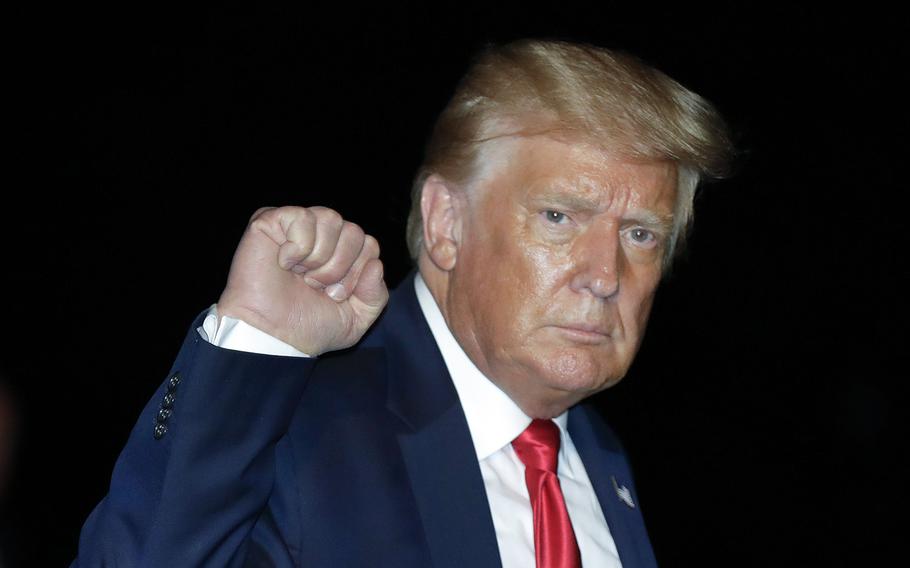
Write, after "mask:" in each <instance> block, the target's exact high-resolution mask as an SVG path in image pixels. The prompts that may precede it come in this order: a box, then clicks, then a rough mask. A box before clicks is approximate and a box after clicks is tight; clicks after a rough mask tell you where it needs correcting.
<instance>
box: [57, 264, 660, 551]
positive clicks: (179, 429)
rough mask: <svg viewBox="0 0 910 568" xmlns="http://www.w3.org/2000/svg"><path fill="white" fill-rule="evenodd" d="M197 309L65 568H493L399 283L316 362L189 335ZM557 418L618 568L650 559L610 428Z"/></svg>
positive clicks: (442, 385) (426, 337)
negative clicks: (355, 333) (356, 332)
mask: <svg viewBox="0 0 910 568" xmlns="http://www.w3.org/2000/svg"><path fill="white" fill-rule="evenodd" d="M201 317H202V316H200V318H199V319H197V320H196V321H195V322H194V323H193V325H192V327H191V328H190V331H189V333H188V335H187V337H186V340H185V341H184V343H183V347H182V349H181V350H180V353H179V355H178V356H177V360H176V362H175V363H174V367H173V369H172V371H171V375H170V376H169V377H168V379H170V378H171V377H172V376H174V375H177V376H178V379H176V380H174V381H169V380H166V381H165V383H164V384H163V385H162V386H161V387H160V389H159V390H158V392H156V394H155V396H154V397H153V399H152V401H151V402H150V403H149V404H148V405H147V406H146V408H145V410H144V411H143V413H142V416H141V417H140V419H139V422H138V424H137V425H136V427H135V428H134V429H133V431H132V433H131V435H130V438H129V441H128V443H127V445H126V447H125V448H124V450H123V452H122V454H121V455H120V457H119V459H118V461H117V464H116V466H115V469H114V474H113V478H112V481H111V487H110V492H109V493H108V495H107V496H106V497H105V498H104V500H102V501H101V503H100V504H99V505H98V506H97V507H96V509H95V510H94V511H93V512H92V514H91V516H90V517H89V518H88V520H87V521H86V523H85V526H84V527H83V530H82V534H81V537H80V542H79V557H78V558H77V559H76V561H75V562H74V566H85V567H88V566H102V565H104V566H149V567H156V568H157V567H161V566H330V567H333V568H334V567H341V566H394V567H409V566H414V567H421V568H423V567H428V566H451V567H471V568H480V567H488V566H489V567H494V566H499V565H500V559H499V551H498V548H497V544H496V534H495V531H494V528H493V521H492V518H491V515H490V510H489V505H488V503H487V498H486V492H485V489H484V485H483V480H482V478H481V473H480V468H479V465H478V462H477V458H476V454H475V452H474V447H473V444H472V441H471V437H470V433H469V431H468V426H467V422H466V421H465V417H464V413H463V411H462V409H461V405H460V403H459V401H458V396H457V394H456V392H455V388H454V386H453V384H452V381H451V379H450V378H449V375H448V372H447V370H446V367H445V364H444V362H443V359H442V356H441V355H440V353H439V350H438V348H437V346H436V343H435V341H434V340H433V337H432V335H431V333H430V329H429V327H428V325H427V323H426V321H425V319H424V318H423V315H422V313H421V311H420V307H419V305H418V303H417V298H416V295H415V293H414V286H413V277H411V278H408V279H407V280H405V282H404V283H403V284H402V285H401V286H400V287H399V289H398V290H396V291H395V292H394V293H393V294H392V297H391V299H390V302H389V305H388V307H387V309H386V311H385V312H384V314H383V315H382V316H381V317H380V319H379V320H378V322H377V323H376V324H375V325H374V326H373V328H372V329H371V330H370V332H369V333H368V334H367V335H366V336H365V337H364V339H363V340H362V341H361V342H360V343H359V344H358V345H357V347H356V348H353V349H350V350H346V351H343V352H337V353H333V354H329V355H325V356H322V357H319V358H318V359H300V358H293V357H275V356H267V355H258V354H251V353H243V352H238V351H231V350H226V349H221V348H218V347H214V346H212V345H210V344H209V343H207V342H206V341H205V340H203V339H201V338H200V337H199V335H198V333H197V332H196V328H197V327H198V326H199V325H200V324H201ZM174 383H177V386H176V387H175V386H174ZM168 394H169V397H168V399H167V400H165V396H166V395H168ZM162 406H164V407H170V408H165V410H166V412H165V413H161V408H162ZM568 423H569V426H568V427H569V432H570V433H571V436H572V440H573V441H574V443H575V445H576V447H577V449H578V452H579V454H580V455H581V458H582V461H583V462H584V464H585V468H586V469H587V472H588V476H589V477H590V478H591V481H592V483H593V484H594V489H595V492H596V494H597V497H598V499H599V500H600V503H601V506H602V508H603V511H604V514H605V516H606V519H607V522H608V524H609V526H610V531H611V532H612V535H613V539H614V540H615V542H616V546H617V548H618V550H619V554H620V558H621V560H622V563H623V566H624V567H625V568H636V567H650V566H655V565H656V564H655V561H654V557H653V554H652V551H651V547H650V543H649V541H648V537H647V533H646V531H645V526H644V522H643V520H642V517H641V514H640V511H639V509H638V508H637V507H632V506H629V505H628V504H627V503H626V502H624V501H623V500H622V499H620V497H619V495H618V492H617V487H619V488H622V487H623V486H624V487H626V488H628V489H629V490H630V491H631V495H632V498H633V499H634V500H635V501H636V502H637V497H636V496H635V489H634V486H633V484H632V476H631V473H630V470H629V467H628V463H627V461H626V458H625V455H624V453H623V451H622V449H621V447H620V445H619V443H618V441H617V439H616V437H615V436H614V435H613V434H612V432H611V431H610V430H609V429H608V428H607V426H606V425H605V424H604V423H603V422H602V421H601V419H600V418H599V417H598V416H597V415H596V413H595V411H594V410H593V409H592V408H589V407H588V406H586V405H585V404H581V405H578V406H576V407H575V408H573V409H572V410H570V412H569V421H568ZM156 428H157V429H158V430H157V432H158V434H159V435H160V437H158V438H156V436H155V432H156ZM165 429H166V431H165Z"/></svg>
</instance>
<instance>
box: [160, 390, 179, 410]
mask: <svg viewBox="0 0 910 568" xmlns="http://www.w3.org/2000/svg"><path fill="white" fill-rule="evenodd" d="M175 400H177V397H176V396H174V393H172V392H169V393H167V394H166V395H164V399H163V400H162V401H161V407H162V408H168V409H170V408H172V407H173V406H174V401H175Z"/></svg>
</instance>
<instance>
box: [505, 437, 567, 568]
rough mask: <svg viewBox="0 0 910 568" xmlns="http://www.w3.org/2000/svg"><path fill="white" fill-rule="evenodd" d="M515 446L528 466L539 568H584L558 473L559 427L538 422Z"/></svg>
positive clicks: (535, 549) (535, 547) (517, 439)
mask: <svg viewBox="0 0 910 568" xmlns="http://www.w3.org/2000/svg"><path fill="white" fill-rule="evenodd" d="M512 447H513V448H515V453H517V454H518V458H519V459H520V460H521V461H522V463H524V464H525V483H527V484H528V495H529V496H530V498H531V509H532V510H533V511H534V553H535V556H536V558H537V568H580V567H581V554H580V553H579V551H578V543H577V542H575V531H573V530H572V522H571V521H570V520H569V513H568V511H566V502H565V500H563V498H562V489H560V488H559V477H557V474H556V464H557V462H558V460H559V427H558V426H556V424H554V423H553V422H552V421H550V420H534V421H532V422H531V425H530V426H528V427H527V429H526V430H525V431H524V432H522V433H521V435H520V436H518V437H517V438H515V441H514V442H512Z"/></svg>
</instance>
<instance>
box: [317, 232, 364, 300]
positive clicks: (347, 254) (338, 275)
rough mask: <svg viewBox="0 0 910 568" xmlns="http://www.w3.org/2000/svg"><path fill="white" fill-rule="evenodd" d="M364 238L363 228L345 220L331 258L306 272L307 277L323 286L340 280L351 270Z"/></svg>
mask: <svg viewBox="0 0 910 568" xmlns="http://www.w3.org/2000/svg"><path fill="white" fill-rule="evenodd" d="M365 238H366V235H364V234H363V229H361V228H360V227H358V226H357V225H355V224H354V223H349V222H345V223H344V224H343V225H342V227H341V233H340V234H339V236H338V243H337V244H336V245H335V251H334V252H333V253H332V256H331V258H329V259H328V261H326V262H325V264H323V265H322V266H320V267H318V268H315V269H313V270H311V271H309V272H307V278H308V279H311V280H315V281H317V282H319V283H320V284H322V285H323V286H329V285H334V284H336V283H338V282H340V281H341V279H342V278H344V277H345V275H346V274H348V273H349V272H350V271H351V267H352V266H353V264H354V262H355V261H356V260H357V258H358V257H359V256H360V253H361V251H362V250H363V245H364V240H365ZM345 296H347V295H345ZM333 297H334V296H333ZM335 299H338V298H337V297H336V298H335Z"/></svg>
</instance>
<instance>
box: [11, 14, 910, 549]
mask: <svg viewBox="0 0 910 568" xmlns="http://www.w3.org/2000/svg"><path fill="white" fill-rule="evenodd" d="M246 10H249V8H246V9H245V10H244V11H239V10H238V11H234V10H229V9H220V10H213V11H205V10H201V9H195V10H194V9H186V8H184V9H181V10H180V11H165V10H158V11H156V10H153V9H151V8H149V9H148V10H140V9H138V8H130V9H124V8H120V9H118V10H115V11H110V10H107V9H100V8H97V9H86V8H84V7H82V6H79V7H78V8H75V7H73V8H69V9H68V11H65V12H59V11H57V12H46V13H41V12H40V11H39V10H33V11H31V12H30V13H28V14H22V18H21V24H20V23H18V22H19V21H18V20H17V23H16V24H15V25H14V26H13V27H14V28H15V30H14V31H15V32H16V33H14V35H13V36H12V37H13V42H12V50H11V51H8V55H11V58H10V59H11V60H12V61H11V62H10V63H9V66H8V67H7V69H6V74H7V81H6V88H5V89H4V90H5V91H6V92H7V94H8V95H10V94H11V95H12V99H13V101H14V103H13V104H11V105H9V104H8V106H7V117H8V119H11V121H12V125H13V136H12V142H13V149H12V151H8V154H7V156H8V158H11V162H12V164H11V165H12V169H13V172H14V174H15V175H14V176H11V177H10V178H9V180H10V181H12V180H15V181H13V182H12V183H10V181H8V182H7V184H6V187H7V192H6V193H7V196H6V205H5V215H4V220H5V222H4V223H3V233H2V239H3V240H2V242H3V246H4V260H5V270H4V288H5V289H6V292H5V294H4V297H5V298H6V299H7V303H6V309H5V310H4V313H5V316H6V321H7V328H8V329H9V330H11V331H12V340H11V341H10V340H7V341H6V342H5V349H7V351H6V352H5V353H4V357H3V367H2V369H3V374H4V375H5V377H6V380H7V382H8V383H9V384H10V388H11V389H12V391H13V393H14V396H15V398H16V400H17V401H18V407H19V413H20V416H21V421H20V426H21V428H20V435H19V440H18V441H19V447H18V453H17V460H16V464H15V465H16V469H15V471H14V477H13V479H12V482H11V485H10V486H9V487H8V488H7V494H6V496H5V498H4V518H3V527H2V533H0V535H2V541H0V542H2V549H3V550H4V555H5V556H6V557H7V559H8V560H9V561H11V562H12V563H13V565H16V561H18V564H22V565H36V566H38V565H41V566H51V565H61V564H63V563H65V562H68V561H69V559H70V558H72V557H73V555H74V554H75V551H76V540H77V537H78V531H79V528H80V526H81V523H82V522H83V521H84V519H85V517H86V516H87V515H88V513H89V511H90V510H91V508H92V507H93V506H94V504H95V503H96V502H97V501H98V500H99V499H100V498H101V497H102V496H103V495H104V493H105V491H106V486H107V483H108V482H109V476H110V471H111V468H112V466H113V462H114V460H115V459H116V456H117V454H118V452H119V450H120V448H121V447H122V445H123V443H124V442H125V441H126V437H127V435H128V433H129V430H130V428H131V427H132V424H133V421H134V420H135V418H136V416H137V415H138V413H139V411H140V409H141V407H142V406H143V404H144V403H145V401H146V399H147V398H148V397H149V396H150V395H151V393H152V392H153V390H154V388H155V387H156V386H157V384H158V383H159V382H160V381H161V380H162V379H163V378H164V374H165V373H166V372H167V370H168V368H169V366H170V363H171V359H172V357H173V356H174V355H175V354H176V352H177V349H178V347H179V344H180V341H181V339H182V337H183V335H184V333H185V332H186V330H187V326H188V325H189V324H190V322H191V321H192V319H193V318H194V316H195V315H196V314H197V313H198V312H199V311H201V310H202V309H204V308H206V307H207V306H208V305H210V304H211V303H212V302H214V301H215V300H216V299H217V297H218V294H219V292H220V289H221V287H222V286H223V282H224V279H225V277H226V274H227V269H228V266H229V262H230V258H231V253H232V251H233V248H234V246H235V245H236V242H237V240H238V239H239V237H240V234H241V232H242V230H243V228H244V226H245V223H246V220H247V218H248V216H249V215H250V214H251V213H252V212H253V211H254V210H255V209H256V208H258V207H260V206H262V205H281V204H299V205H316V204H321V205H327V206H330V207H333V208H336V209H338V210H339V211H341V212H342V213H343V214H344V215H345V216H346V217H347V218H349V219H351V220H353V221H356V222H357V223H359V224H361V225H362V226H363V227H364V228H365V229H366V230H367V231H368V232H371V233H373V234H375V235H376V236H377V237H378V238H379V240H380V242H381V243H382V245H383V251H384V252H383V258H384V260H385V263H386V274H387V281H388V282H389V284H390V285H391V284H395V283H397V281H398V280H400V279H401V278H402V277H403V276H404V275H405V274H406V273H407V271H408V270H409V262H408V260H407V255H406V252H405V247H404V239H403V232H404V222H405V218H406V211H407V208H408V188H409V185H410V180H411V176H412V175H413V172H414V170H415V168H416V166H417V165H418V163H419V161H420V156H421V147H422V144H423V142H424V140H425V138H426V136H427V134H428V132H429V128H430V126H431V124H432V121H433V119H434V117H435V115H436V114H437V113H438V112H439V111H440V110H441V108H442V107H443V105H444V104H445V102H446V99H447V97H448V95H449V94H450V92H451V90H452V88H453V87H454V84H455V82H456V81H457V79H458V77H459V76H460V74H461V73H462V72H463V71H464V69H465V67H466V65H467V63H468V61H469V58H470V56H471V54H472V53H473V52H474V51H475V50H476V49H477V48H479V47H481V46H482V45H483V44H484V43H486V42H490V41H494V42H502V41H505V40H509V39H513V38H518V37H524V36H544V37H554V38H561V39H571V40H578V41H586V42H591V43H596V44H599V45H604V46H607V47H614V48H620V49H624V50H627V51H631V52H632V53H635V54H637V55H639V56H641V57H642V58H644V59H645V60H647V61H649V62H651V63H652V64H654V65H655V66H657V67H658V68H661V69H663V70H664V71H666V72H667V73H669V74H670V75H671V76H673V77H675V78H676V79H678V80H680V81H681V82H682V83H683V84H685V85H686V86H688V87H690V88H692V89H693V90H695V91H697V92H699V93H701V94H703V95H704V96H706V97H707V98H709V99H710V100H712V101H713V102H714V103H715V104H716V105H717V106H718V108H719V109H720V110H721V112H722V113H723V114H724V115H725V116H726V117H727V118H728V120H729V122H730V124H731V127H732V130H733V132H734V134H735V137H736V140H737V142H738V145H739V148H740V150H741V158H740V161H739V166H738V171H737V175H736V176H735V177H734V178H733V179H731V180H729V181H727V182H723V183H719V184H714V185H711V186H708V187H707V188H705V190H704V191H702V193H701V194H700V196H699V199H698V202H697V206H696V218H697V222H696V227H695V231H694V234H693V236H692V238H691V241H690V250H689V252H688V254H687V257H686V258H685V259H684V261H683V262H682V263H680V264H679V265H678V266H677V268H676V270H675V271H674V274H673V276H672V278H671V279H669V280H668V281H667V282H666V283H665V285H664V287H663V288H662V290H661V292H660V293H659V296H658V301H657V303H656V305H655V308H654V312H653V314H654V315H653V318H652V323H651V328H650V329H649V333H648V337H647V338H646V341H645V344H644V346H643V348H642V351H641V353H640V355H639V358H638V360H637V362H636V364H635V365H634V367H633V369H632V371H631V372H630V374H629V376H628V377H627V378H626V379H625V380H624V381H623V382H622V383H621V384H620V385H619V386H617V387H616V388H614V389H611V390H610V391H607V392H605V393H604V394H602V395H601V396H600V399H601V402H602V406H603V409H604V412H605V414H606V415H607V418H608V420H609V421H610V423H611V424H612V425H613V427H614V429H615V430H617V431H618V433H619V434H620V435H621V437H622V438H623V440H624V442H625V445H626V446H627V448H628V450H629V453H630V456H631V459H632V461H633V465H634V466H635V470H636V474H637V480H638V490H639V494H640V498H641V501H642V507H643V510H644V512H645V518H646V520H647V522H648V526H649V530H650V532H651V536H652V540H653V542H654V545H655V549H656V552H657V555H658V560H659V561H661V562H662V564H663V565H666V566H692V565H699V566H702V565H713V564H723V565H726V566H772V565H773V566H789V565H793V566H796V565H800V566H803V565H829V566H840V565H844V566H846V565H876V564H877V563H879V562H882V563H883V562H884V559H885V558H888V557H889V553H890V552H891V551H896V550H897V549H898V547H897V543H896V542H895V540H896V538H897V532H896V530H894V528H893V527H892V525H891V524H889V522H888V521H887V520H886V519H887V517H888V516H889V515H893V514H898V513H900V514H903V510H905V509H903V505H902V504H901V502H902V501H903V499H902V498H903V494H904V493H905V489H904V486H905V482H906V473H905V471H906V466H907V457H906V447H907V444H906V441H905V439H904V438H903V437H899V436H898V429H899V423H901V422H903V418H904V417H903V414H904V412H905V411H903V410H901V408H905V407H904V405H903V404H902V403H901V402H900V401H901V400H902V399H903V396H904V394H905V391H906V389H905V387H904V385H903V381H902V380H900V378H899V375H898V373H897V370H896V369H897V366H898V360H900V361H905V359H906V356H905V355H899V354H900V353H902V351H900V349H901V347H900V345H899V344H903V342H904V340H905V337H906V334H905V333H903V331H904V327H905V326H904V325H901V324H902V323H903V321H905V316H906V309H905V306H904V300H903V293H901V292H900V291H901V290H904V289H905V282H906V276H907V262H906V253H905V252H904V251H905V248H904V246H905V244H906V243H905V240H906V239H905V233H906V228H905V225H906V221H905V219H906V215H905V213H903V211H902V210H901V208H900V206H899V203H900V202H902V201H903V200H902V197H903V194H905V193H906V183H907V182H906V130H907V127H908V122H907V112H906V106H907V94H906V90H905V85H906V74H907V72H906V68H907V60H908V57H907V56H908V49H907V42H906V39H905V38H906V35H907V32H908V30H907V26H906V24H905V23H903V24H899V23H896V22H898V21H903V20H902V19H901V18H900V17H898V16H897V15H895V14H888V13H885V12H880V13H879V12H873V11H872V10H871V9H866V10H865V11H862V12H856V11H846V10H845V11H843V12H839V13H835V12H831V11H827V12H814V11H812V10H809V9H807V8H802V9H798V8H788V9H786V10H783V9H780V10H770V9H768V8H762V9H760V10H759V9H754V8H751V9H750V8H743V7H737V8H732V7H731V8H725V9H723V10H721V11H719V12H707V11H700V12H689V11H687V10H684V9H683V8H681V7H676V8H672V9H671V8H655V7H648V8H640V9H635V8H630V7H623V8H618V7H617V6H615V5H610V4H608V3H607V4H604V3H601V4H599V7H598V8H596V9H594V8H584V9H581V8H573V7H571V3H565V2H558V3H551V4H550V5H549V7H548V8H546V9H543V10H541V9H531V8H529V5H527V4H525V5H523V7H522V8H520V10H518V11H517V12H510V11H507V10H506V9H505V8H500V9H496V10H495V11H494V12H493V13H488V10H489V8H484V9H481V8H480V7H476V8H465V7H464V6H462V7H461V8H460V9H459V10H461V11H460V12H459V13H447V12H443V11H442V10H438V9H437V10H429V9H427V8H426V7H419V8H407V9H406V8H395V9H389V8H386V7H382V8H378V7H374V8H370V9H361V8H357V9H355V8H353V6H349V7H347V8H344V9H343V10H341V12H344V13H343V14H339V13H335V14H330V13H329V12H328V11H323V12H318V13H317V12H313V11H308V10H301V11H296V12H292V11H288V10H272V11H269V10H257V11H256V12H255V13H250V12H248V11H246ZM10 318H11V319H10ZM905 378H906V377H905Z"/></svg>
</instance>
